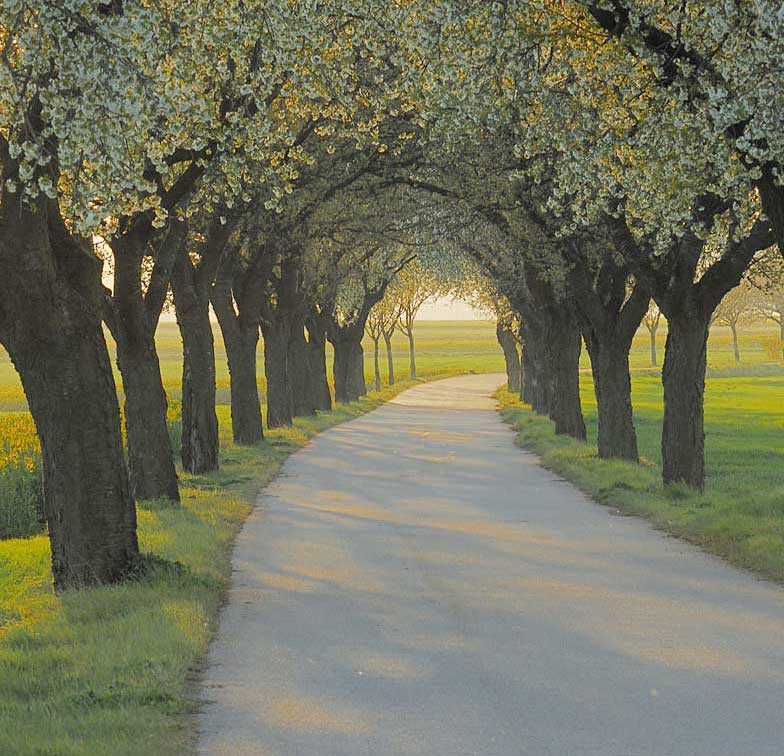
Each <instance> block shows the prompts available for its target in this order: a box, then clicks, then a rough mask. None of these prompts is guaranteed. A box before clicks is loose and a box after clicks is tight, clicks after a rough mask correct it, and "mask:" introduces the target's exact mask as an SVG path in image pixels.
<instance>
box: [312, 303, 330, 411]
mask: <svg viewBox="0 0 784 756" xmlns="http://www.w3.org/2000/svg"><path fill="white" fill-rule="evenodd" d="M306 325H307V329H308V342H307V358H308V367H309V370H310V385H311V389H312V391H313V400H314V403H315V406H316V409H317V410H322V411H324V412H329V411H330V410H331V409H332V395H331V394H330V391H329V382H328V381H327V338H326V335H325V332H324V329H323V328H322V327H321V326H320V324H319V323H318V322H317V319H316V318H315V317H312V318H308V319H307V321H306Z"/></svg>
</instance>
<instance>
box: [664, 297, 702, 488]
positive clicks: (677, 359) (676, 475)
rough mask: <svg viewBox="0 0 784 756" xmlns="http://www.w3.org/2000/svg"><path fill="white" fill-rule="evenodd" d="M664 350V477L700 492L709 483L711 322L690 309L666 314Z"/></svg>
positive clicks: (667, 481) (668, 480)
mask: <svg viewBox="0 0 784 756" xmlns="http://www.w3.org/2000/svg"><path fill="white" fill-rule="evenodd" d="M667 320H668V322H669V331H668V333H667V342H666V346H665V350H664V368H663V370H662V384H663V385H664V424H663V427H662V477H663V479H664V482H665V483H677V482H683V483H686V484H687V485H689V486H692V487H693V488H697V489H699V490H702V489H703V487H704V485H705V431H704V419H703V402H704V394H705V368H706V348H707V343H708V326H709V321H708V320H707V319H706V318H705V317H702V316H701V315H699V314H697V313H693V312H692V311H691V310H690V309H688V310H685V311H684V312H679V313H678V314H677V315H676V314H674V313H673V314H672V316H668V318H667Z"/></svg>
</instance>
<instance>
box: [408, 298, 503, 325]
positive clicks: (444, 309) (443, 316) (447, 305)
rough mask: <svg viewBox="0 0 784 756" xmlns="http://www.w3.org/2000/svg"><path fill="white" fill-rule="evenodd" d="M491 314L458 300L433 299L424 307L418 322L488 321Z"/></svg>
mask: <svg viewBox="0 0 784 756" xmlns="http://www.w3.org/2000/svg"><path fill="white" fill-rule="evenodd" d="M490 317H491V316H490V314H489V313H486V312H482V311H481V310H477V309H475V308H474V307H471V305H468V304H466V303H465V302H462V301H460V300H458V299H452V298H451V297H450V298H447V299H443V298H442V299H431V300H429V301H427V302H425V304H423V305H422V309H421V310H420V311H419V316H418V318H417V320H488V319H490Z"/></svg>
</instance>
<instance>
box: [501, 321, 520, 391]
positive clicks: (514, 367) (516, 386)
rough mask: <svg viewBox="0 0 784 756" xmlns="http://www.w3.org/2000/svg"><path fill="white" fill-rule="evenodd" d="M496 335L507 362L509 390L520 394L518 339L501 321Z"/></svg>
mask: <svg viewBox="0 0 784 756" xmlns="http://www.w3.org/2000/svg"><path fill="white" fill-rule="evenodd" d="M495 334H496V338H497V339H498V344H499V345H500V347H501V349H502V350H503V353H504V360H505V362H506V379H507V389H508V390H509V391H510V392H512V393H518V392H519V391H520V369H521V368H520V365H521V363H520V355H519V354H518V351H517V339H515V337H514V334H513V333H512V331H511V330H510V329H509V327H508V326H506V325H505V324H504V323H502V322H500V321H499V322H498V324H497V325H496V329H495Z"/></svg>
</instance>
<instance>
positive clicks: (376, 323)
mask: <svg viewBox="0 0 784 756" xmlns="http://www.w3.org/2000/svg"><path fill="white" fill-rule="evenodd" d="M382 302H383V300H382ZM382 302H379V303H378V304H376V305H375V306H374V307H373V309H372V310H371V311H370V315H368V319H367V324H366V325H365V333H367V335H368V336H369V337H370V338H371V339H372V341H373V371H374V378H375V387H376V391H381V370H380V368H379V361H378V353H379V348H378V344H379V341H381V337H382V336H383V335H384V329H385V327H386V320H385V314H384V312H383V309H382V308H380V307H379V305H381V304H382Z"/></svg>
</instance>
